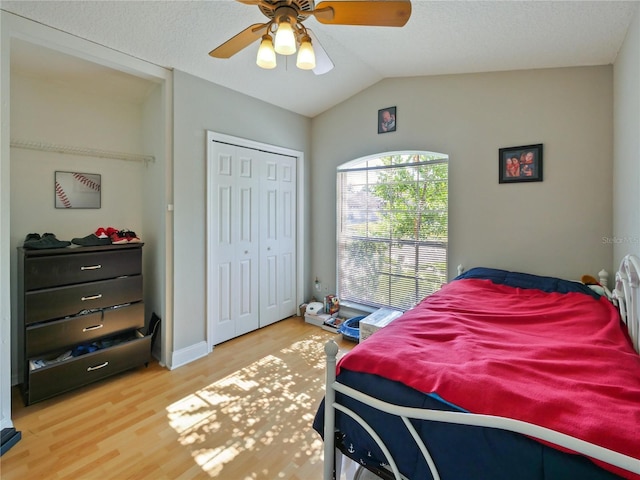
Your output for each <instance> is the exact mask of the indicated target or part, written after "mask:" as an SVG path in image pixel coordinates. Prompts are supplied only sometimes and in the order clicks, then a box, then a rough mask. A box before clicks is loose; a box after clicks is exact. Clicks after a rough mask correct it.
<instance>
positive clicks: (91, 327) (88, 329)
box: [82, 323, 104, 332]
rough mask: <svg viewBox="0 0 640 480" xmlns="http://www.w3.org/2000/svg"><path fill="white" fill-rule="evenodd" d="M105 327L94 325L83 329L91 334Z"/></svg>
mask: <svg viewBox="0 0 640 480" xmlns="http://www.w3.org/2000/svg"><path fill="white" fill-rule="evenodd" d="M102 327H104V325H103V324H102V323H101V324H99V325H92V326H90V327H84V328H83V329H82V331H83V332H90V331H91V330H98V329H99V328H102Z"/></svg>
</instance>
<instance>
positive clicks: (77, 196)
mask: <svg viewBox="0 0 640 480" xmlns="http://www.w3.org/2000/svg"><path fill="white" fill-rule="evenodd" d="M101 184H102V182H101V176H100V174H97V173H80V172H55V185H54V196H55V207H56V208H100V194H101V189H102V185H101Z"/></svg>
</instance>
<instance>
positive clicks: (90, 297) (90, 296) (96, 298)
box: [80, 293, 102, 302]
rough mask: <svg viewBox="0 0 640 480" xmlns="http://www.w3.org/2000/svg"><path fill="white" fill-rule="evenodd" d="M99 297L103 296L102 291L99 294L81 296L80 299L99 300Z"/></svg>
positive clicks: (84, 300)
mask: <svg viewBox="0 0 640 480" xmlns="http://www.w3.org/2000/svg"><path fill="white" fill-rule="evenodd" d="M99 298H102V294H101V293H99V294H97V295H89V296H88V297H82V298H80V300H82V301H83V302H86V301H87V300H98V299H99Z"/></svg>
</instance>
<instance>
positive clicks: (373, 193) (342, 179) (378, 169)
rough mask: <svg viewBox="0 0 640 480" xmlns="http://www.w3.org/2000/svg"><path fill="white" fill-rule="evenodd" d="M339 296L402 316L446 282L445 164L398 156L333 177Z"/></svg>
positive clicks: (436, 158) (354, 165)
mask: <svg viewBox="0 0 640 480" xmlns="http://www.w3.org/2000/svg"><path fill="white" fill-rule="evenodd" d="M337 192H338V226H337V227H338V228H337V230H338V246H337V248H338V252H337V257H338V295H339V297H340V299H341V300H344V301H352V302H355V303H360V304H364V305H370V306H376V307H391V308H397V309H401V310H406V309H409V308H411V307H412V306H414V305H415V304H416V303H417V302H418V301H420V300H421V299H422V298H424V297H425V296H427V295H429V294H431V293H433V292H435V291H437V290H438V289H439V288H440V286H441V285H442V284H443V283H444V282H446V278H447V244H448V158H447V157H446V156H445V155H441V154H434V153H429V154H418V153H416V154H399V155H390V156H383V157H376V158H368V159H366V160H363V161H360V162H351V163H349V164H347V165H345V166H343V167H341V168H340V169H339V170H338V178H337Z"/></svg>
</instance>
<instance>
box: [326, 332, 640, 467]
mask: <svg viewBox="0 0 640 480" xmlns="http://www.w3.org/2000/svg"><path fill="white" fill-rule="evenodd" d="M337 353H338V345H337V344H336V342H335V341H333V340H329V341H328V342H327V343H326V344H325V354H326V361H327V372H326V392H325V412H324V414H325V416H324V420H325V424H324V477H323V478H324V480H333V479H334V475H335V460H334V458H335V457H334V456H335V432H336V427H335V411H336V410H340V411H341V412H344V413H346V414H347V415H349V416H350V417H352V418H353V419H354V420H355V421H357V422H358V423H359V424H360V425H361V426H362V427H363V428H365V430H366V431H367V432H368V433H369V434H370V435H371V437H372V438H373V439H374V441H375V442H376V443H377V444H378V445H379V447H380V449H381V450H382V452H383V453H384V455H385V457H386V460H387V462H388V464H389V469H390V470H391V471H392V472H393V475H394V477H395V479H396V480H402V479H403V477H402V476H401V474H400V472H399V471H398V467H397V465H396V462H395V460H394V459H393V458H392V457H391V455H390V453H389V450H388V448H387V447H386V445H384V442H383V441H382V440H381V438H380V435H379V434H378V433H377V432H375V430H374V429H373V427H371V426H370V425H369V424H367V422H366V421H365V420H364V419H362V418H361V417H359V416H358V415H357V414H356V413H355V412H352V411H351V410H349V409H348V408H346V407H344V406H343V405H340V404H338V403H337V402H336V395H335V394H336V392H340V393H341V394H343V395H346V396H348V397H351V398H353V399H355V400H357V401H359V402H362V403H364V404H366V405H369V406H371V407H373V408H375V409H377V410H379V411H381V412H385V413H388V414H391V415H395V416H397V417H400V418H401V419H402V421H403V423H404V424H405V426H406V427H407V429H408V430H409V432H410V434H411V436H412V437H413V438H414V440H415V442H416V445H417V447H418V449H419V450H420V451H421V452H422V455H423V457H424V459H425V461H426V462H427V465H428V466H429V469H430V470H431V474H432V476H433V478H434V480H439V479H440V476H439V474H438V470H437V467H436V465H435V463H434V461H433V459H432V457H431V455H430V453H429V450H428V448H427V447H426V446H425V444H424V442H423V441H422V439H421V438H420V437H419V435H418V433H417V432H416V430H415V428H414V427H413V425H412V424H411V422H410V420H412V419H415V420H429V421H434V422H443V423H455V424H459V425H470V426H478V427H488V428H497V429H502V430H507V431H511V432H515V433H520V434H523V435H527V436H529V437H533V438H536V439H539V440H543V441H546V442H549V443H551V444H554V445H557V446H559V447H563V448H567V449H569V450H572V451H574V452H576V453H579V454H582V455H585V456H587V457H590V458H593V459H596V460H600V461H602V462H605V463H607V464H610V465H613V466H616V467H619V468H622V469H624V470H627V471H629V472H633V473H636V474H640V459H637V458H633V457H630V456H627V455H624V454H622V453H619V452H615V451H613V450H609V449H607V448H604V447H601V446H599V445H595V444H593V443H589V442H586V441H584V440H580V439H578V438H575V437H571V436H569V435H566V434H563V433H560V432H556V431H554V430H550V429H548V428H545V427H541V426H539V425H534V424H531V423H527V422H523V421H520V420H514V419H511V418H505V417H497V416H492V415H480V414H473V413H465V412H450V411H442V410H430V409H420V408H413V407H404V406H400V405H394V404H391V403H388V402H384V401H382V400H379V399H377V398H374V397H371V396H369V395H366V394H364V393H362V392H360V391H358V390H355V389H353V388H351V387H348V386H346V385H343V384H341V383H340V382H338V381H337V380H336V355H337Z"/></svg>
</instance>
